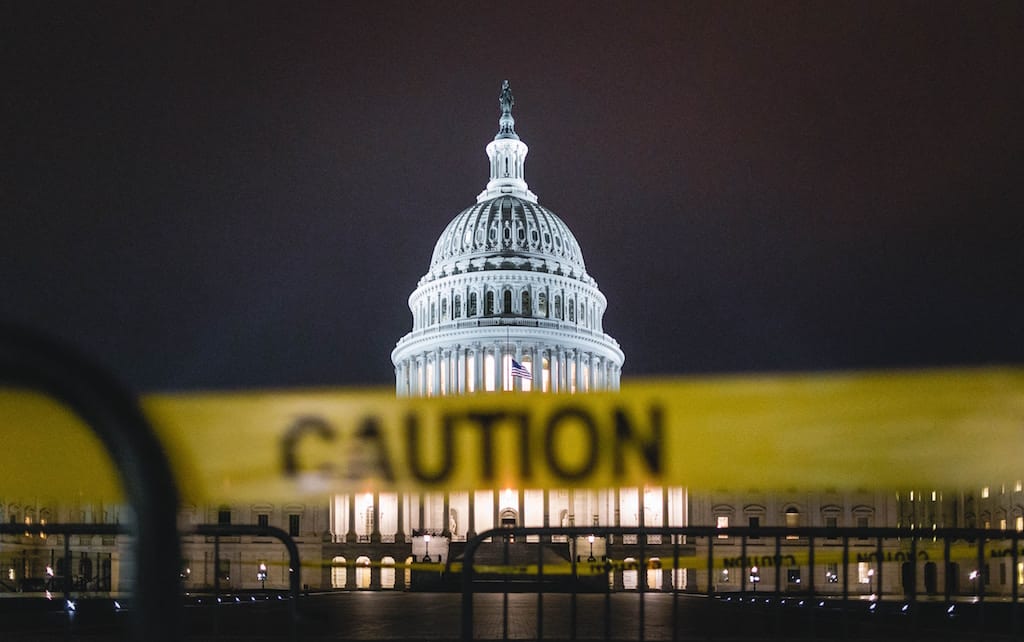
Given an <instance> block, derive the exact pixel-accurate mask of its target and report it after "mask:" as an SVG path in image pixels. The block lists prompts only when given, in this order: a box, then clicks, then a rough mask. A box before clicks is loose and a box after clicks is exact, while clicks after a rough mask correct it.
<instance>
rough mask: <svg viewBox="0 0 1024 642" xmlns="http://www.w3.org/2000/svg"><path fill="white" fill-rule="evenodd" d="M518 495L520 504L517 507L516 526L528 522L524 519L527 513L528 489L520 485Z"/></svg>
mask: <svg viewBox="0 0 1024 642" xmlns="http://www.w3.org/2000/svg"><path fill="white" fill-rule="evenodd" d="M518 495H519V497H518V501H517V502H516V503H517V504H518V507H517V509H516V526H522V525H523V524H525V523H526V522H525V521H524V516H525V515H526V489H525V488H523V487H522V486H520V487H519V492H518Z"/></svg>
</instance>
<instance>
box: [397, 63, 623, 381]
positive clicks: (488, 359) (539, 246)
mask: <svg viewBox="0 0 1024 642" xmlns="http://www.w3.org/2000/svg"><path fill="white" fill-rule="evenodd" d="M499 102H500V104H501V109H502V114H501V119H500V120H499V130H498V135H497V136H495V138H494V140H493V141H491V142H490V143H489V144H488V145H487V157H488V159H489V160H490V165H491V172H490V180H489V181H488V183H487V186H486V187H485V188H484V191H483V192H481V193H480V195H479V196H477V203H476V205H472V206H470V207H467V208H466V209H465V210H463V211H462V212H460V213H459V214H458V215H456V216H455V218H454V219H452V221H451V222H450V223H448V225H447V227H445V229H444V232H442V234H441V236H440V238H438V240H437V243H436V244H435V246H434V254H433V256H432V257H431V260H430V268H429V270H428V271H427V273H426V274H425V275H424V276H423V277H422V278H421V279H420V281H419V284H418V286H417V287H416V290H415V291H413V293H412V295H410V296H409V309H410V310H412V316H413V327H412V332H410V333H408V334H407V335H405V336H404V337H402V339H401V340H400V341H399V342H398V344H397V345H396V346H395V349H394V351H393V352H392V353H391V360H392V362H393V363H394V364H395V382H396V391H397V392H398V394H399V395H403V396H405V395H413V396H417V395H418V396H436V395H451V394H466V393H473V392H492V391H527V390H530V391H543V392H586V391H594V390H615V389H618V385H619V376H620V372H621V368H622V363H623V360H624V357H623V354H622V350H621V349H620V348H619V344H618V343H617V342H616V341H615V339H613V338H611V337H610V336H608V335H607V334H605V333H604V330H603V328H602V319H603V317H604V311H605V308H606V306H607V301H606V300H605V297H604V295H603V294H601V291H600V290H599V289H598V287H597V283H595V282H594V279H592V278H591V277H590V276H589V275H588V274H587V268H586V265H585V264H584V262H583V252H582V251H581V250H580V245H579V243H578V242H577V241H576V237H575V236H573V233H572V232H571V231H570V230H569V228H568V226H566V224H565V223H564V222H563V221H562V219H560V218H559V217H558V216H557V215H555V214H554V213H553V212H552V211H551V210H549V209H547V208H545V207H543V206H541V205H539V204H538V203H537V196H536V194H534V193H533V192H531V191H530V190H529V188H528V187H527V185H526V179H525V176H524V164H525V159H526V154H527V151H528V148H527V146H526V144H525V143H523V142H522V141H521V140H519V136H518V135H517V134H516V133H515V128H514V122H515V121H514V120H513V119H512V105H513V104H514V101H513V99H512V92H511V90H510V89H509V87H508V81H506V82H505V84H504V86H503V88H502V94H501V98H500V100H499Z"/></svg>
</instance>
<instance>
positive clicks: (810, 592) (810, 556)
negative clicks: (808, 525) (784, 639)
mask: <svg viewBox="0 0 1024 642" xmlns="http://www.w3.org/2000/svg"><path fill="white" fill-rule="evenodd" d="M807 566H808V569H807V574H808V575H810V577H809V578H808V582H807V604H808V606H810V607H811V615H810V617H809V618H808V619H809V620H810V629H811V639H816V638H817V635H815V631H816V628H815V614H816V613H817V612H818V610H817V605H816V604H815V603H814V600H815V597H814V535H813V534H812V535H808V536H807Z"/></svg>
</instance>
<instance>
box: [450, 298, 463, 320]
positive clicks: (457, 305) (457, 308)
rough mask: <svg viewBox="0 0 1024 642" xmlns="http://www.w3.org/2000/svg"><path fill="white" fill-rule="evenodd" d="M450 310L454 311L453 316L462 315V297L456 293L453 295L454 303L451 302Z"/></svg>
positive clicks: (459, 316) (458, 316)
mask: <svg viewBox="0 0 1024 642" xmlns="http://www.w3.org/2000/svg"><path fill="white" fill-rule="evenodd" d="M452 308H453V309H452V312H454V313H455V318H456V319H458V318H461V317H462V297H461V296H459V295H458V294H456V295H455V299H454V303H453V304H452Z"/></svg>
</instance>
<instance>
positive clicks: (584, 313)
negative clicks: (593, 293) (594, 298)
mask: <svg viewBox="0 0 1024 642" xmlns="http://www.w3.org/2000/svg"><path fill="white" fill-rule="evenodd" d="M580 323H582V324H583V325H587V309H586V307H584V305H583V303H582V302H580Z"/></svg>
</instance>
